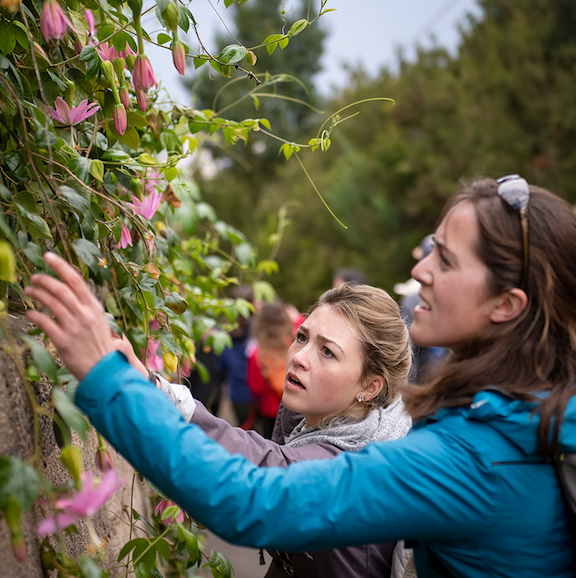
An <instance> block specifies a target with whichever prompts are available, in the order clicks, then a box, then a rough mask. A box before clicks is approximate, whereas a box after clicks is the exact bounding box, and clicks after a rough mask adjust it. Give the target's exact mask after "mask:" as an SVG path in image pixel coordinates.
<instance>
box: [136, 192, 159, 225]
mask: <svg viewBox="0 0 576 578" xmlns="http://www.w3.org/2000/svg"><path fill="white" fill-rule="evenodd" d="M161 198H162V197H161V196H160V193H159V192H158V191H156V192H154V193H151V194H149V195H148V196H147V197H146V198H145V199H144V201H142V206H141V208H140V214H141V215H142V216H143V217H144V218H145V219H151V218H152V217H153V216H154V215H155V214H156V211H157V210H158V207H159V206H160V199H161Z"/></svg>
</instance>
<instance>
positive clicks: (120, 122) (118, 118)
mask: <svg viewBox="0 0 576 578" xmlns="http://www.w3.org/2000/svg"><path fill="white" fill-rule="evenodd" d="M112 118H113V119H114V128H115V129H116V132H117V133H118V134H124V133H125V132H126V127H127V126H128V117H127V116H126V109H125V108H124V105H123V104H115V105H114V113H113V117H112Z"/></svg>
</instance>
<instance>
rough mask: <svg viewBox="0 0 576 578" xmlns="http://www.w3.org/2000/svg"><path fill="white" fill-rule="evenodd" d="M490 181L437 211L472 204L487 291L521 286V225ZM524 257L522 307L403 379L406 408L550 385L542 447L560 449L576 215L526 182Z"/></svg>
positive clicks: (572, 338) (572, 315)
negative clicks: (431, 370) (424, 378)
mask: <svg viewBox="0 0 576 578" xmlns="http://www.w3.org/2000/svg"><path fill="white" fill-rule="evenodd" d="M497 191H498V186H497V183H496V181H494V180H491V179H485V180H481V181H477V182H475V183H473V184H472V185H471V186H470V187H468V188H466V189H464V190H462V191H461V192H460V193H458V194H457V195H456V196H455V197H453V198H452V199H451V200H450V201H449V202H448V203H447V205H446V207H445V209H444V212H443V215H442V217H441V219H443V218H445V217H446V215H447V214H448V213H449V212H450V211H451V210H452V209H453V208H454V207H456V206H457V205H459V204H460V203H464V202H469V203H472V204H473V205H474V208H475V211H476V217H477V219H478V225H479V238H478V240H477V245H476V251H477V254H478V256H479V257H480V259H481V260H482V261H483V262H484V263H485V264H486V266H487V267H488V275H487V280H486V281H487V285H488V290H489V292H490V294H491V295H497V294H499V293H501V292H503V291H506V290H508V289H512V288H514V287H519V285H520V278H521V275H522V260H523V248H522V233H521V228H520V217H519V214H518V211H515V210H514V209H512V208H511V207H509V206H508V205H507V204H506V203H505V202H504V201H503V200H502V199H500V197H499V196H498V192H497ZM528 229H529V246H530V261H529V266H528V282H527V287H526V294H527V296H528V304H527V307H526V309H525V310H524V312H523V313H522V315H520V316H519V317H517V318H516V319H513V320H511V321H508V322H506V323H497V324H492V326H491V327H490V328H489V329H488V330H487V331H486V332H484V333H483V334H482V335H480V336H478V337H477V338H476V339H475V340H474V341H473V342H471V343H468V344H466V345H465V346H464V347H463V348H462V350H459V351H458V354H456V353H453V354H451V355H450V356H449V357H448V358H447V360H446V362H445V363H444V364H443V366H442V367H441V368H440V369H439V371H438V372H437V373H436V374H435V375H434V376H433V377H432V379H431V381H429V382H428V383H427V384H425V385H424V386H418V387H416V386H407V387H406V389H405V391H404V393H403V397H404V401H405V403H406V408H407V410H408V411H409V412H410V414H411V415H412V418H413V419H414V420H415V421H417V420H419V419H421V418H423V417H425V416H427V415H430V414H432V413H434V412H436V411H438V410H439V409H441V408H442V407H455V406H463V405H468V404H470V403H471V401H472V398H473V396H474V395H475V394H476V393H477V392H479V391H481V390H483V389H486V388H498V389H500V390H501V391H503V392H505V393H507V394H508V395H510V396H511V397H513V398H516V399H520V400H532V401H533V400H535V399H536V398H534V397H533V396H532V395H531V394H532V393H534V392H536V391H540V390H549V392H550V393H549V395H548V396H547V397H546V399H544V400H543V401H542V402H541V403H540V404H539V407H538V410H539V412H540V424H539V430H538V433H539V438H540V442H541V447H542V452H543V453H544V455H546V454H547V453H548V450H549V439H550V437H549V436H550V428H551V425H552V423H554V431H553V436H552V447H551V449H552V452H554V453H555V452H557V451H558V432H559V427H560V423H561V420H562V417H563V414H564V410H565V408H566V404H567V403H568V400H569V399H570V398H571V397H572V395H574V392H575V391H574V390H573V386H574V383H575V381H576V267H575V263H576V215H575V214H574V212H573V211H572V208H571V207H570V205H569V204H568V203H567V202H565V201H564V200H562V199H560V198H559V197H557V196H555V195H553V194H552V193H550V192H548V191H546V190H544V189H541V188H539V187H535V186H530V202H529V205H528Z"/></svg>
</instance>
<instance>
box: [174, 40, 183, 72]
mask: <svg viewBox="0 0 576 578" xmlns="http://www.w3.org/2000/svg"><path fill="white" fill-rule="evenodd" d="M172 60H173V62H174V66H175V67H176V70H177V71H178V72H179V73H180V74H181V75H182V76H184V75H185V74H186V50H184V44H182V42H180V40H175V41H174V43H173V44H172Z"/></svg>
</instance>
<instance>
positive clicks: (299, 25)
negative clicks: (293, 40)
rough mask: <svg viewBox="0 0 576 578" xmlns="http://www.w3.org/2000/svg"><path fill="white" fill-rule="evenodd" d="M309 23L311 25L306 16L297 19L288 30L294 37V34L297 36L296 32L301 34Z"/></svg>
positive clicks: (289, 34)
mask: <svg viewBox="0 0 576 578" xmlns="http://www.w3.org/2000/svg"><path fill="white" fill-rule="evenodd" d="M308 25H309V22H308V20H306V19H305V18H303V19H302V20H297V21H296V22H294V24H292V26H291V27H290V30H289V31H288V36H290V37H292V36H296V34H300V32H302V30H304V29H305V28H307V27H308Z"/></svg>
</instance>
